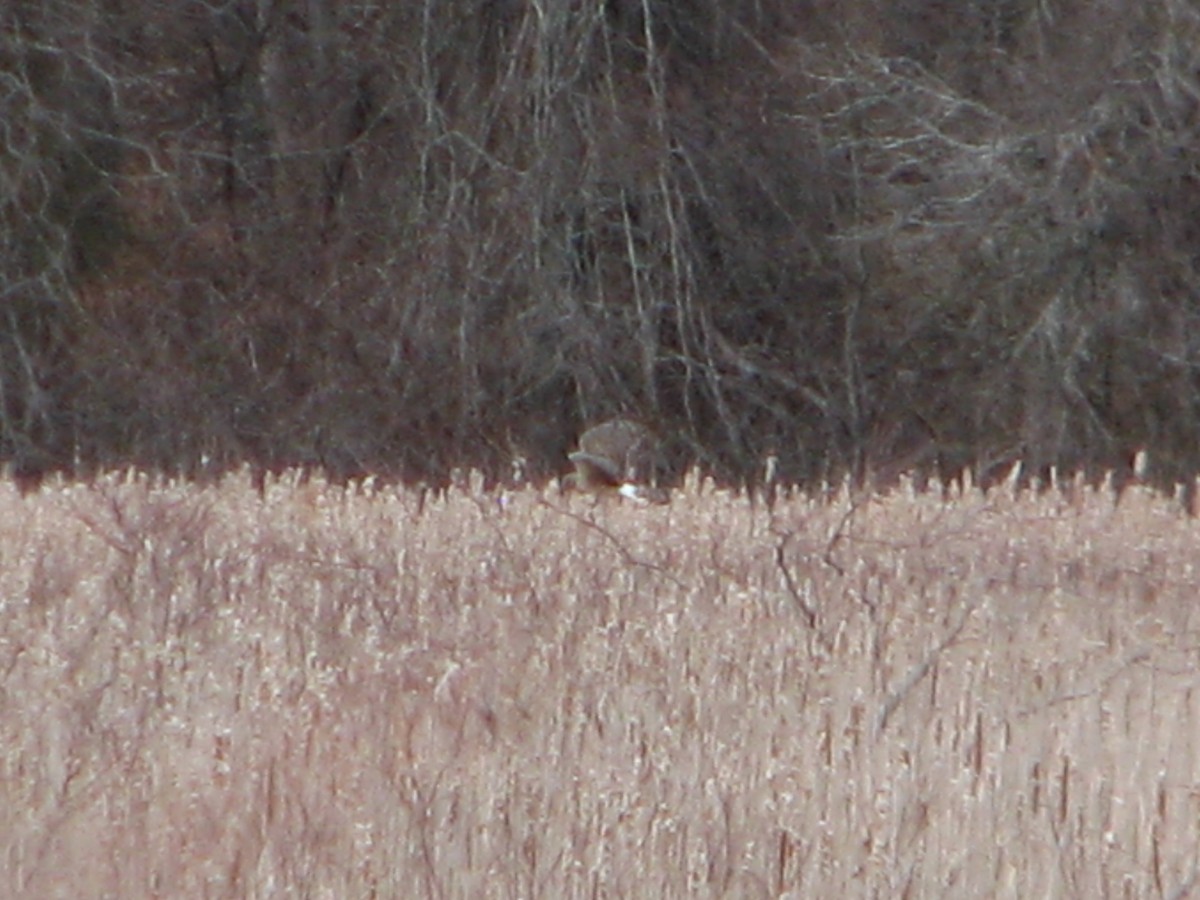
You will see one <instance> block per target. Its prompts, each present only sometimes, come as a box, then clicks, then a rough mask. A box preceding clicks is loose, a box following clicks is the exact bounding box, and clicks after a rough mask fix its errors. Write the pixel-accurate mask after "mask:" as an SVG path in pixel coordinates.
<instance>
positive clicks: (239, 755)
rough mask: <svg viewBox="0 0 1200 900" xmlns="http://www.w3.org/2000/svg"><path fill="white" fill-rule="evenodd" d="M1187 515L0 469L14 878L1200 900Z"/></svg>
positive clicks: (523, 893) (104, 891) (1198, 668)
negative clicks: (82, 475)
mask: <svg viewBox="0 0 1200 900" xmlns="http://www.w3.org/2000/svg"><path fill="white" fill-rule="evenodd" d="M1198 529H1200V525H1198V524H1197V523H1196V522H1195V521H1193V520H1191V519H1189V518H1188V517H1187V516H1186V515H1185V514H1184V513H1183V512H1181V511H1180V505H1179V504H1178V503H1175V502H1172V501H1171V500H1170V499H1166V498H1161V497H1159V496H1157V495H1154V494H1152V493H1150V492H1149V491H1148V490H1143V489H1141V488H1132V489H1129V490H1127V491H1126V492H1125V493H1124V494H1123V495H1122V496H1121V497H1120V500H1119V502H1117V500H1116V497H1115V495H1114V493H1113V492H1111V491H1107V490H1092V489H1089V488H1083V487H1080V486H1078V485H1075V486H1068V487H1065V488H1062V489H1058V490H1054V491H1048V492H1045V493H1042V494H1035V493H1032V492H1027V491H1026V492H1020V493H1014V492H1013V491H1011V490H1006V489H1003V488H1000V489H995V490H993V491H991V492H990V493H987V494H984V493H982V492H980V491H978V490H975V489H972V488H970V487H968V488H966V489H963V490H961V491H955V492H952V495H944V494H943V493H941V492H938V493H933V492H927V493H926V492H923V493H917V492H913V491H911V490H906V489H898V490H896V491H895V492H893V493H890V494H883V495H877V496H870V497H865V496H864V497H854V498H852V497H851V496H850V495H849V494H848V493H847V492H845V491H842V492H837V491H834V492H831V494H830V495H829V496H827V497H822V498H813V497H807V496H793V497H785V496H781V497H778V498H777V499H776V502H775V503H774V504H773V505H772V506H770V507H768V506H767V505H766V504H764V503H761V502H759V503H755V504H752V503H751V502H750V501H749V500H747V499H746V498H745V497H744V496H739V495H736V494H732V493H726V492H722V491H718V490H714V489H712V488H711V487H706V486H704V485H699V484H696V483H692V484H690V485H689V486H688V487H687V489H686V490H684V491H682V492H680V493H679V494H678V495H677V496H676V497H675V499H674V501H673V503H672V504H671V505H669V506H663V507H649V508H641V507H636V506H631V505H623V504H621V503H618V502H602V503H598V504H593V502H592V501H591V500H590V499H588V498H585V497H579V496H560V495H559V494H558V493H556V492H555V491H553V490H552V489H550V490H546V491H542V490H535V489H532V488H530V489H525V490H516V491H507V492H505V491H495V492H488V493H485V492H483V491H482V490H480V488H479V486H478V484H469V485H464V486H463V487H462V488H460V489H455V490H451V491H450V492H448V493H447V494H445V495H444V496H438V495H432V494H430V495H428V496H425V497H422V496H421V495H419V494H418V493H417V492H415V491H412V490H407V489H401V488H390V487H389V488H376V487H372V486H370V485H365V486H363V485H359V486H354V487H351V488H348V489H343V488H340V487H329V486H327V485H325V484H323V483H321V482H319V481H317V480H305V479H302V478H300V477H298V476H284V477H281V478H278V479H276V480H269V481H268V482H267V483H266V484H265V485H264V486H263V488H262V490H261V491H259V490H257V489H256V488H255V487H254V486H253V485H252V484H251V481H250V479H249V478H248V477H240V476H239V477H230V478H228V479H226V480H225V481H223V482H221V483H219V484H216V485H210V486H197V485H193V484H186V483H178V482H155V481H152V480H150V479H147V478H144V477H140V476H132V475H131V476H118V475H111V476H106V477H103V478H101V479H99V480H98V481H96V482H94V483H92V484H70V483H62V484H57V485H55V484H49V485H46V486H44V487H43V488H41V489H40V490H38V491H36V492H33V493H30V494H28V495H24V496H22V495H21V494H20V493H19V492H18V491H17V489H16V488H15V487H13V486H12V485H11V484H7V483H3V484H0V603H2V605H0V669H2V671H3V682H2V683H0V860H2V870H3V876H2V877H3V881H2V882H0V894H2V895H4V896H10V897H18V896H19V897H38V898H56V897H61V898H80V897H114V898H118V897H119V898H137V897H185V896H186V897H253V898H268V897H283V896H288V897H311V898H339V900H341V898H365V897H380V898H385V897H397V898H415V897H433V898H487V897H495V898H535V897H545V898H574V897H581V898H582V897H587V898H615V897H633V898H637V897H646V898H665V897H739V898H740V897H751V898H757V897H770V898H778V897H793V898H823V897H881V898H896V897H909V898H927V897H952V898H963V897H1019V898H1048V897H1079V898H1103V897H1114V898H1115V897H1119V898H1138V897H1169V898H1180V897H1186V896H1191V895H1198V894H1200V881H1198V877H1197V876H1198V872H1200V664H1198V663H1200V608H1198V595H1200V573H1198V572H1197V556H1198V554H1197V549H1198V546H1200V541H1198V537H1200V531H1198Z"/></svg>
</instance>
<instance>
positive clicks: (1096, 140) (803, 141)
mask: <svg viewBox="0 0 1200 900" xmlns="http://www.w3.org/2000/svg"><path fill="white" fill-rule="evenodd" d="M0 10H2V11H0V179H2V184H0V217H2V221H0V291H2V299H0V457H2V458H3V459H4V460H5V461H7V462H9V463H11V465H12V468H13V470H14V471H15V472H16V473H17V474H18V475H25V476H32V477H36V476H37V475H39V474H42V473H46V472H52V471H67V472H74V473H79V474H84V473H86V472H88V471H92V470H94V469H95V468H97V467H106V466H126V465H138V466H142V467H147V468H150V469H154V470H160V471H165V472H170V473H182V474H186V475H203V474H206V473H213V472H220V471H224V470H225V469H227V468H229V467H231V466H241V465H244V464H250V465H252V466H254V467H256V468H258V467H261V468H263V469H268V468H277V467H282V466H289V465H302V466H323V467H325V468H327V469H328V470H329V471H330V472H331V473H333V474H334V475H335V476H337V477H350V476H355V475H358V474H362V473H367V472H379V473H383V474H385V475H387V476H389V477H396V478H403V479H408V480H423V481H427V482H430V483H438V482H441V481H444V480H445V479H446V478H447V477H449V475H450V472H451V470H452V469H453V468H455V467H467V466H474V467H480V468H482V469H483V470H484V471H485V472H488V473H490V476H491V477H495V478H504V477H508V476H509V475H510V474H511V471H512V461H513V459H514V458H515V457H523V458H525V459H526V460H527V466H526V468H527V472H528V474H530V475H532V476H534V477H543V476H548V475H551V474H553V473H555V472H558V471H560V470H561V468H562V467H563V453H564V452H565V451H566V449H567V448H568V447H569V446H570V445H571V444H572V443H573V440H574V436H575V435H576V434H577V433H578V431H579V429H580V428H581V427H582V426H583V425H585V424H588V423H591V422H594V421H596V420H598V419H601V418H603V417H605V416H608V415H612V414H617V413H621V414H627V415H633V416H636V417H639V418H641V419H643V420H645V421H648V422H653V423H658V427H659V430H660V432H661V433H662V434H663V435H664V436H667V437H668V438H669V440H668V443H667V446H668V449H669V461H670V466H669V471H668V472H667V473H665V474H667V475H668V476H669V475H670V471H671V470H673V471H676V472H677V471H679V469H680V468H681V467H682V466H684V465H688V464H691V463H698V464H699V465H700V466H701V467H703V468H704V469H706V470H708V471H710V472H712V473H713V474H715V475H716V476H718V477H719V478H721V479H722V480H725V481H730V482H752V481H753V480H754V479H755V478H756V477H758V475H759V473H761V471H762V461H763V459H764V457H765V456H766V455H767V454H768V453H775V454H777V455H778V458H779V469H780V473H781V475H782V476H783V477H784V478H786V479H787V480H791V481H796V482H800V483H805V482H811V481H814V480H817V479H825V478H841V477H843V476H845V475H847V474H849V475H851V476H853V477H856V478H875V477H879V476H886V475H887V474H888V473H894V472H897V471H900V470H904V469H916V470H922V471H926V472H930V473H936V474H941V475H943V476H948V475H952V474H954V473H955V472H957V471H959V470H961V469H962V468H963V467H968V466H969V467H971V468H972V469H973V470H974V471H975V472H976V473H977V477H979V478H981V479H986V478H987V477H988V476H989V474H991V473H997V472H999V471H1000V470H1001V469H1003V468H1007V466H1008V464H1009V463H1011V462H1013V461H1014V460H1017V459H1022V460H1025V462H1026V464H1027V469H1026V471H1028V472H1034V473H1036V472H1038V471H1044V470H1045V469H1047V468H1048V467H1049V466H1052V465H1055V466H1058V467H1059V469H1060V471H1071V470H1080V469H1082V470H1084V471H1087V472H1089V473H1095V472H1099V471H1101V470H1104V469H1107V468H1110V467H1121V466H1126V465H1127V464H1128V459H1129V457H1130V456H1131V455H1132V454H1133V453H1134V452H1135V451H1136V450H1137V449H1138V448H1141V447H1148V448H1150V450H1151V460H1152V467H1153V468H1152V474H1153V476H1154V477H1155V478H1157V479H1158V480H1160V481H1161V482H1163V483H1171V482H1172V481H1174V480H1176V479H1181V478H1186V477H1190V476H1191V475H1193V474H1194V473H1196V472H1197V471H1198V470H1200V415H1198V413H1200V372H1198V370H1197V366H1198V364H1200V10H1198V8H1197V6H1196V4H1195V3H1194V2H1192V0H1113V2H1107V3H1096V2H1094V0H924V2H922V0H848V2H833V0H812V2H795V0H756V2H752V0H745V2H726V0H604V2H601V0H596V2H587V3H585V2H578V0H562V2H554V0H549V2H544V3H540V4H537V3H532V2H527V0H442V2H434V0H423V2H422V0H413V2H404V3H394V4H379V3H366V2H335V0H308V2H300V0H296V2H287V0H279V2H272V0H258V2H247V0H237V2H224V0H210V2H191V0H181V2H174V3H169V4H164V3H159V2H150V0H91V2H83V0H72V2H56V0H7V2H6V3H4V5H3V6H2V7H0Z"/></svg>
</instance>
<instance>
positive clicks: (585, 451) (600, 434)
mask: <svg viewBox="0 0 1200 900" xmlns="http://www.w3.org/2000/svg"><path fill="white" fill-rule="evenodd" d="M567 458H568V459H569V460H570V461H571V463H572V464H573V465H574V466H575V471H574V472H572V473H571V474H570V475H568V476H567V480H566V484H567V486H569V487H574V488H578V489H580V490H584V491H589V492H591V493H594V494H604V493H608V492H615V493H617V494H619V495H620V496H622V497H625V498H627V499H629V500H633V501H634V502H637V503H643V504H647V503H666V502H667V500H668V496H667V493H666V491H664V490H662V489H661V488H659V487H657V486H656V485H654V484H653V483H652V479H653V476H654V464H655V462H656V460H657V458H658V441H657V440H656V439H655V437H654V435H653V434H652V433H651V432H650V430H649V429H648V428H646V427H645V426H643V425H639V424H638V423H637V422H634V421H631V420H630V419H610V420H609V421H607V422H602V423H601V424H599V425H595V426H593V427H591V428H589V429H588V430H587V431H585V432H584V433H583V434H582V435H580V437H579V449H578V450H575V451H574V452H572V453H569V454H567Z"/></svg>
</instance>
